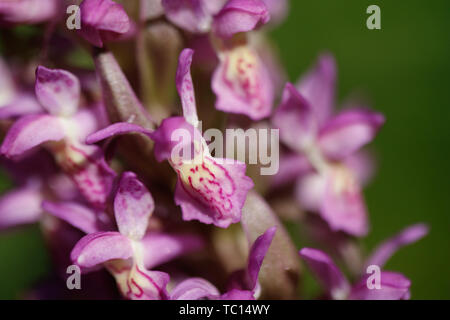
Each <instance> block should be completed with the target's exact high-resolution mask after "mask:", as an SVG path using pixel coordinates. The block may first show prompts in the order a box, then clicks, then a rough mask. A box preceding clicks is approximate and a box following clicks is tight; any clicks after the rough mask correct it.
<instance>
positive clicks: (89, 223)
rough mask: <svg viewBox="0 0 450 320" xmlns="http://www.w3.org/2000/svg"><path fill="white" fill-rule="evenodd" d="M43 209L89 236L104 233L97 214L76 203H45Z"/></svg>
mask: <svg viewBox="0 0 450 320" xmlns="http://www.w3.org/2000/svg"><path fill="white" fill-rule="evenodd" d="M42 208H43V209H44V210H45V211H46V212H48V213H50V214H51V215H53V216H55V217H57V218H60V219H62V220H64V221H66V222H67V223H69V224H70V225H72V226H74V227H75V228H77V229H80V230H81V231H83V232H85V233H87V234H89V233H94V232H99V231H104V228H102V225H101V224H100V221H99V220H98V218H97V214H96V212H95V211H93V210H91V209H90V208H87V207H85V206H82V205H80V204H78V203H76V202H61V203H56V202H49V201H44V202H43V204H42Z"/></svg>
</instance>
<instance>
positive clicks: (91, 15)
mask: <svg viewBox="0 0 450 320" xmlns="http://www.w3.org/2000/svg"><path fill="white" fill-rule="evenodd" d="M80 10H81V30H79V33H80V35H81V36H82V37H83V38H85V39H86V40H87V41H89V42H90V43H91V44H93V45H94V46H97V47H103V44H104V43H105V42H107V41H111V40H114V39H117V38H119V37H120V36H121V35H124V34H126V33H127V32H129V31H130V29H131V22H130V19H129V17H128V15H127V13H126V12H125V9H124V8H123V6H122V5H121V4H118V3H116V2H114V1H112V0H84V1H83V2H82V3H81V5H80Z"/></svg>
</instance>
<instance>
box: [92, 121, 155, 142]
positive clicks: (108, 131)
mask: <svg viewBox="0 0 450 320" xmlns="http://www.w3.org/2000/svg"><path fill="white" fill-rule="evenodd" d="M128 133H142V134H145V135H147V136H149V135H150V134H151V131H149V130H147V129H144V128H142V127H141V126H138V125H136V124H132V123H128V122H117V123H113V124H112V125H110V126H108V127H106V128H104V129H101V130H99V131H97V132H95V133H92V134H91V135H89V136H88V137H87V138H86V143H87V144H94V143H97V142H100V141H102V140H105V139H107V138H110V137H114V136H118V135H123V134H128Z"/></svg>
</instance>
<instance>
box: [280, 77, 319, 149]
mask: <svg viewBox="0 0 450 320" xmlns="http://www.w3.org/2000/svg"><path fill="white" fill-rule="evenodd" d="M272 122H273V124H274V126H275V127H277V128H279V129H280V138H281V141H283V142H284V143H285V144H286V145H287V146H288V147H290V148H292V149H293V150H296V151H303V150H304V148H305V146H306V145H307V144H309V143H311V141H312V139H313V138H314V137H315V134H316V122H315V117H314V114H313V110H312V109H311V107H310V105H309V103H308V102H307V101H306V100H305V99H304V98H303V96H302V95H301V94H300V93H299V92H298V91H297V89H296V88H295V87H294V86H293V85H292V84H290V83H288V84H286V87H285V88H284V92H283V100H282V102H281V105H280V106H279V108H278V109H277V111H276V113H275V115H274V117H273V119H272Z"/></svg>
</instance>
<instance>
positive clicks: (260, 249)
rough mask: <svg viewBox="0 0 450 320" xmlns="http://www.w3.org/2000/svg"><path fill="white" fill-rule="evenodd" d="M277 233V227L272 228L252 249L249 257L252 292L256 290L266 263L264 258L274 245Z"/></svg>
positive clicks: (248, 267) (256, 241)
mask: <svg viewBox="0 0 450 320" xmlns="http://www.w3.org/2000/svg"><path fill="white" fill-rule="evenodd" d="M276 231H277V227H272V228H270V229H268V230H267V231H266V232H264V234H262V235H261V236H259V237H258V238H257V239H256V240H255V242H253V245H252V247H251V248H250V253H249V255H248V266H247V271H248V275H249V280H250V283H249V284H250V288H249V289H250V291H253V290H255V288H256V284H257V282H258V275H259V270H260V269H261V265H262V263H263V261H264V258H265V256H266V254H267V250H269V247H270V245H271V243H272V240H273V237H274V236H275V232H276Z"/></svg>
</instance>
